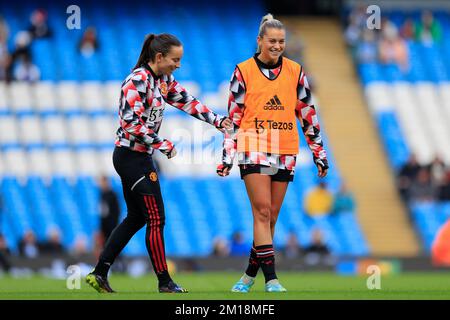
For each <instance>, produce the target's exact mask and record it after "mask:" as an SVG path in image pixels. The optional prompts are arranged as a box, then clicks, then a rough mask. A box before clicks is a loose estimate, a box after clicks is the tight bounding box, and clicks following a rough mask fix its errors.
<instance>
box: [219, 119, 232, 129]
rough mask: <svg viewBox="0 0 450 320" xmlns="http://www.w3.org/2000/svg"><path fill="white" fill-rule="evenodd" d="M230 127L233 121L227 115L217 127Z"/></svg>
mask: <svg viewBox="0 0 450 320" xmlns="http://www.w3.org/2000/svg"><path fill="white" fill-rule="evenodd" d="M232 127H233V121H231V119H230V118H228V117H225V118H224V119H223V120H222V121H221V122H220V124H219V128H225V129H231V128H232Z"/></svg>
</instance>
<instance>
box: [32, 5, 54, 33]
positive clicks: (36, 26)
mask: <svg viewBox="0 0 450 320" xmlns="http://www.w3.org/2000/svg"><path fill="white" fill-rule="evenodd" d="M47 18H48V16H47V12H46V11H45V10H43V9H36V10H34V11H33V13H32V14H31V16H30V26H29V27H28V31H29V32H30V34H31V36H32V37H33V38H34V39H38V38H49V37H51V36H52V30H51V29H50V27H49V26H48V24H47Z"/></svg>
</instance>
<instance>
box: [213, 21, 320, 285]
mask: <svg viewBox="0 0 450 320" xmlns="http://www.w3.org/2000/svg"><path fill="white" fill-rule="evenodd" d="M285 38H286V32H285V28H284V26H283V24H282V23H281V22H280V21H279V20H276V19H274V18H273V16H272V15H271V14H267V15H266V16H264V17H263V19H262V21H261V25H260V28H259V33H258V37H257V44H258V52H257V53H256V54H255V55H254V56H253V57H252V58H250V59H248V60H246V61H244V62H242V63H239V64H238V65H237V67H236V69H235V71H234V74H233V78H232V80H231V85H230V98H229V99H228V101H229V104H228V111H229V115H230V118H231V119H232V121H233V124H234V127H233V130H231V131H230V132H227V134H226V135H225V140H224V150H223V161H222V164H221V165H220V166H219V167H218V168H217V173H218V174H219V175H220V176H227V175H228V174H229V172H230V170H231V167H232V165H233V158H234V156H235V155H236V154H237V156H238V164H239V169H240V173H241V178H242V179H243V180H244V182H245V187H246V189H247V194H248V197H249V199H250V203H251V207H252V213H253V247H252V249H251V251H250V258H249V264H248V267H247V270H246V272H245V273H244V275H243V276H242V277H241V279H239V281H238V282H237V283H236V284H235V285H234V286H233V287H232V289H231V291H233V292H242V293H247V292H249V290H250V288H251V287H252V286H253V284H254V282H255V277H256V274H257V272H258V269H259V268H261V269H262V271H263V273H264V278H265V290H266V291H267V292H285V291H286V289H285V288H284V287H283V286H282V285H281V284H280V282H279V281H278V277H277V275H276V272H275V250H274V247H273V236H274V233H275V224H276V222H277V219H278V214H279V212H280V208H281V204H282V202H283V199H284V196H285V194H286V191H287V187H288V184H289V182H290V181H292V180H293V179H294V168H295V163H296V156H297V153H298V151H299V137H298V130H297V123H296V118H298V119H299V120H300V123H301V125H302V131H303V134H304V136H305V138H306V141H307V143H308V146H309V148H310V149H311V151H312V155H313V159H314V162H315V164H316V166H317V171H318V176H319V177H320V178H323V177H325V176H326V174H327V170H328V161H327V156H326V152H325V150H324V148H323V143H322V139H321V136H320V126H319V121H318V118H317V114H316V111H315V107H314V105H313V103H312V97H311V92H310V89H309V86H308V81H307V79H306V76H305V73H304V71H303V68H302V67H301V66H300V65H299V64H298V63H296V62H294V61H292V60H289V59H287V58H285V57H283V52H284V49H285V42H286V41H285Z"/></svg>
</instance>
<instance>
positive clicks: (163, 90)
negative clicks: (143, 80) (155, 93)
mask: <svg viewBox="0 0 450 320" xmlns="http://www.w3.org/2000/svg"><path fill="white" fill-rule="evenodd" d="M159 89H160V90H161V93H162V95H163V96H165V95H167V83H165V82H161V84H160V86H159Z"/></svg>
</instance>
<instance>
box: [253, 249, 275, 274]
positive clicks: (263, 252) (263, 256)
mask: <svg viewBox="0 0 450 320" xmlns="http://www.w3.org/2000/svg"><path fill="white" fill-rule="evenodd" d="M255 249H256V255H257V257H258V261H259V266H260V267H261V269H262V271H263V273H264V278H265V280H266V283H267V282H268V281H270V280H273V279H277V275H276V273H275V254H274V250H273V245H272V244H266V245H262V246H257V247H255Z"/></svg>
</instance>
